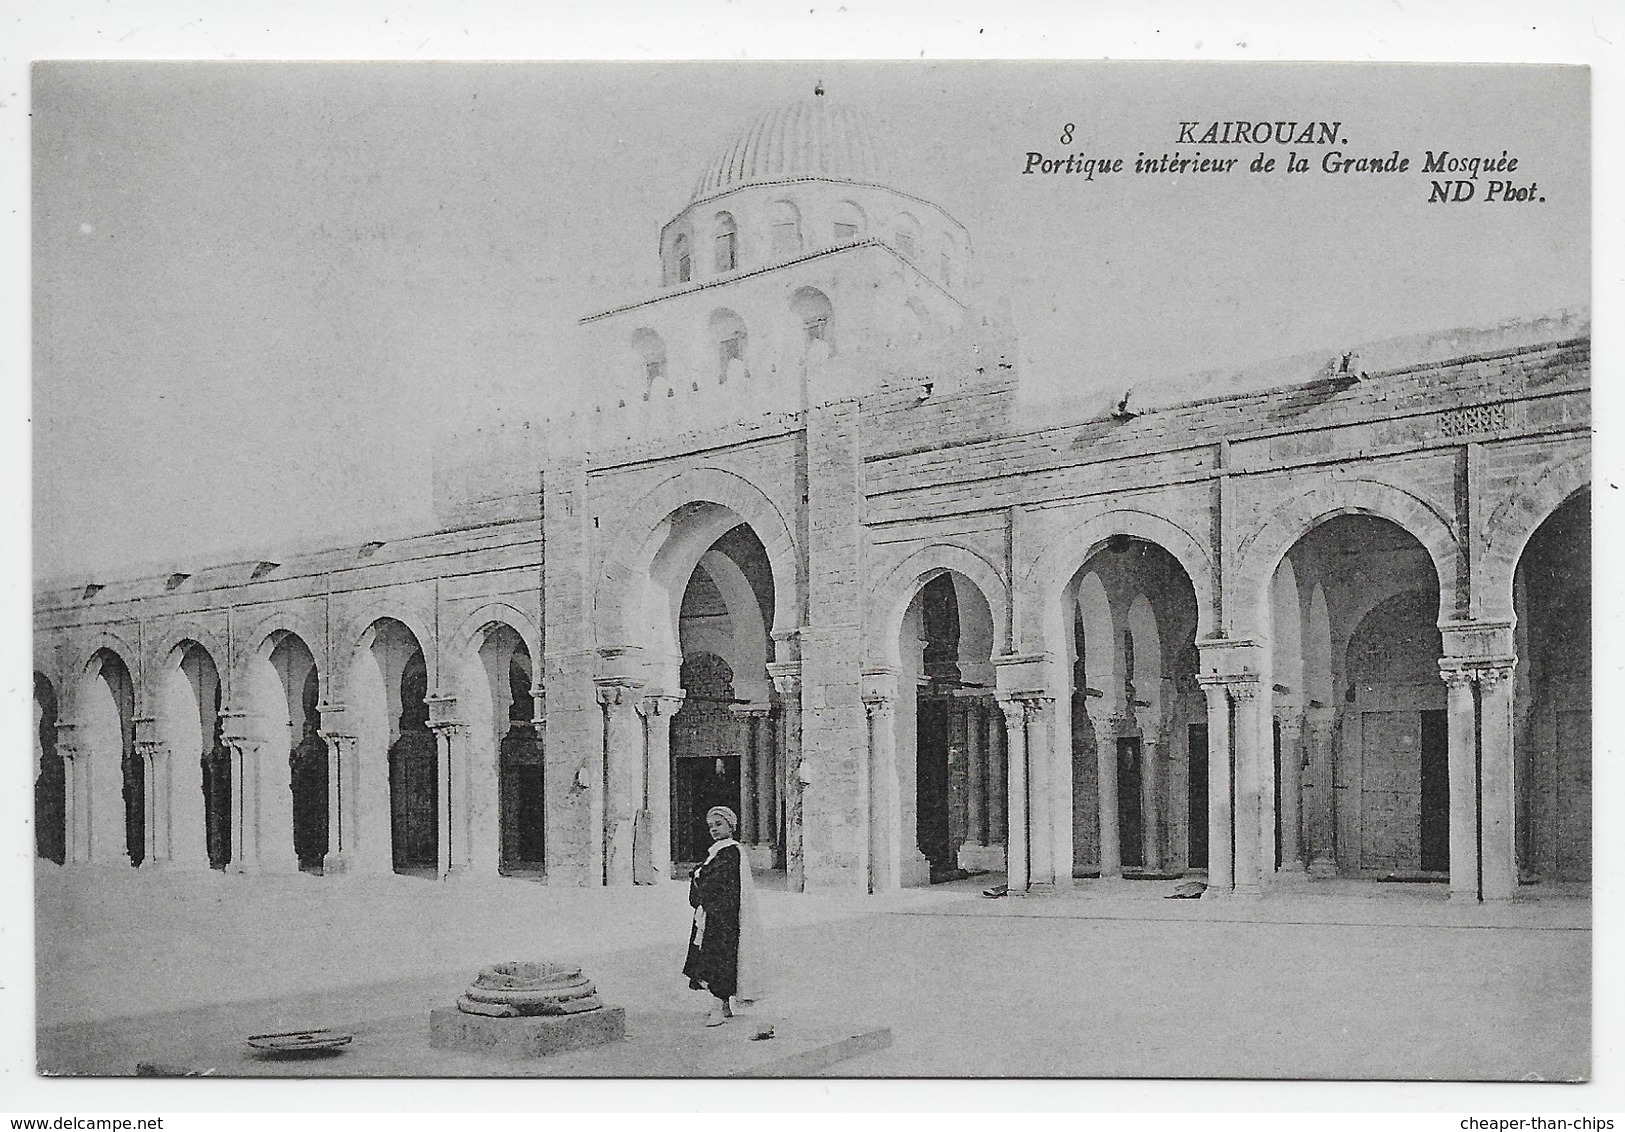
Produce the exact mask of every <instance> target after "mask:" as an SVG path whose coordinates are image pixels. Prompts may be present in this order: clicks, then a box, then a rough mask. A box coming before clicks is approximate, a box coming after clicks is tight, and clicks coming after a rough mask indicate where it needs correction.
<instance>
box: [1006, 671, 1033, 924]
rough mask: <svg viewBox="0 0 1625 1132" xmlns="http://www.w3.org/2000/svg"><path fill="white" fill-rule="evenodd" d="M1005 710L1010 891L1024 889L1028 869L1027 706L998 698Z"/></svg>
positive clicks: (1018, 891) (1007, 841) (1008, 877)
mask: <svg viewBox="0 0 1625 1132" xmlns="http://www.w3.org/2000/svg"><path fill="white" fill-rule="evenodd" d="M999 709H1000V710H1001V711H1002V712H1004V737H1005V783H1006V792H1005V813H1006V821H1007V828H1008V832H1007V833H1006V834H1005V839H1004V857H1005V865H1004V871H1005V884H1006V885H1007V886H1008V889H1009V891H1010V892H1012V893H1021V892H1026V891H1027V887H1028V883H1029V874H1028V869H1027V705H1026V704H1024V703H1022V702H1021V701H1020V700H1015V699H1000V700H999Z"/></svg>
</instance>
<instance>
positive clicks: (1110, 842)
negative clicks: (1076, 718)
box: [1089, 701, 1123, 880]
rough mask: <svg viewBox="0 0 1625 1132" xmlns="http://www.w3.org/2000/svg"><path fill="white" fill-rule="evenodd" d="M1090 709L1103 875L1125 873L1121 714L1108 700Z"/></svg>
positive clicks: (1101, 875)
mask: <svg viewBox="0 0 1625 1132" xmlns="http://www.w3.org/2000/svg"><path fill="white" fill-rule="evenodd" d="M1096 703H1097V705H1098V706H1097V707H1095V708H1093V709H1091V711H1090V712H1089V721H1090V723H1091V724H1093V725H1094V729H1095V796H1096V797H1097V799H1098V800H1099V803H1100V877H1101V879H1102V880H1108V879H1111V878H1113V877H1120V876H1122V875H1123V839H1122V834H1121V833H1120V832H1119V831H1118V821H1117V817H1118V803H1117V728H1118V725H1119V722H1120V720H1119V718H1118V716H1117V715H1116V713H1115V712H1113V711H1112V710H1111V708H1110V706H1109V705H1107V704H1106V703H1105V702H1104V701H1096Z"/></svg>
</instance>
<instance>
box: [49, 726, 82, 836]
mask: <svg viewBox="0 0 1625 1132" xmlns="http://www.w3.org/2000/svg"><path fill="white" fill-rule="evenodd" d="M56 753H57V754H59V755H61V756H62V780H63V781H62V832H63V838H62V840H63V843H64V847H65V852H64V853H63V861H64V863H65V864H69V865H83V864H86V863H88V862H89V861H90V775H89V773H88V772H87V769H86V766H85V757H84V752H82V751H81V750H80V749H79V743H78V738H77V735H76V728H75V726H74V724H72V723H58V724H57V725H56Z"/></svg>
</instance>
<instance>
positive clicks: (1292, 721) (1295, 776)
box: [1278, 704, 1303, 873]
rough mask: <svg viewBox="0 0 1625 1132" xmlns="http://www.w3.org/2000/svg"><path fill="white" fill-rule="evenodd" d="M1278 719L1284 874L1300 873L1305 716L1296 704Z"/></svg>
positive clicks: (1283, 712)
mask: <svg viewBox="0 0 1625 1132" xmlns="http://www.w3.org/2000/svg"><path fill="white" fill-rule="evenodd" d="M1278 718H1279V725H1280V728H1281V871H1282V872H1288V873H1301V872H1303V839H1302V836H1301V834H1300V831H1301V829H1302V824H1301V815H1302V812H1303V810H1302V806H1301V804H1300V803H1301V800H1302V796H1303V758H1302V756H1301V754H1300V750H1299V741H1300V739H1301V738H1302V733H1303V713H1302V712H1301V711H1300V710H1299V708H1298V706H1297V705H1296V704H1286V705H1284V707H1283V711H1282V714H1281V715H1280V716H1279V717H1278Z"/></svg>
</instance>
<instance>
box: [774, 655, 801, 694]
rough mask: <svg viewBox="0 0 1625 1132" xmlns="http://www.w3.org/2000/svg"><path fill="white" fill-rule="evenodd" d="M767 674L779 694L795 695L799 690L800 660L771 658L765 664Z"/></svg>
mask: <svg viewBox="0 0 1625 1132" xmlns="http://www.w3.org/2000/svg"><path fill="white" fill-rule="evenodd" d="M767 674H768V677H769V678H770V679H772V681H773V688H774V690H775V691H777V692H778V693H779V695H781V696H795V695H798V694H799V693H800V691H801V661H799V660H773V661H769V662H768V665H767Z"/></svg>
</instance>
